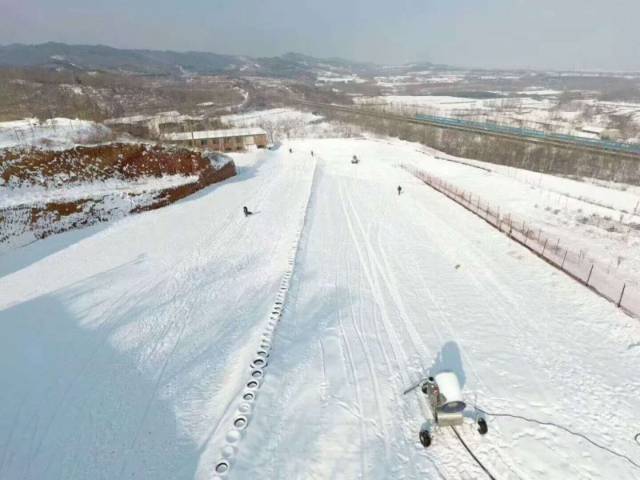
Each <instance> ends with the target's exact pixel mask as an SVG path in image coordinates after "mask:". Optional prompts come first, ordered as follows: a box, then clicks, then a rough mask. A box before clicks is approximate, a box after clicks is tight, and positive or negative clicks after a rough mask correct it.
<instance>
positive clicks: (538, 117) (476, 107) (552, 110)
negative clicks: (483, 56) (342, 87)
mask: <svg viewBox="0 0 640 480" xmlns="http://www.w3.org/2000/svg"><path fill="white" fill-rule="evenodd" d="M496 93H497V94H498V95H503V93H501V92H496ZM513 93H515V94H518V96H501V97H500V98H466V97H453V96H444V95H442V96H441V95H417V96H414V95H383V96H373V97H356V98H354V101H355V102H356V103H359V104H361V105H370V106H375V108H384V109H385V110H387V111H394V112H398V113H402V114H404V115H417V114H431V115H440V116H445V117H459V118H464V119H467V120H474V121H481V122H485V121H491V122H497V123H500V124H505V125H512V126H517V127H525V128H532V129H538V130H545V131H553V132H557V133H566V134H571V135H578V136H583V137H589V138H599V136H598V135H597V134H594V133H593V131H598V132H600V131H606V130H611V129H612V127H613V126H615V125H614V119H615V118H619V117H627V118H628V121H629V128H630V133H628V135H631V137H630V138H624V137H621V139H624V140H628V141H636V140H637V139H636V138H634V137H633V134H634V132H635V133H636V134H637V135H638V136H640V105H638V104H633V103H623V102H603V101H598V100H594V99H589V100H574V101H572V102H570V103H568V104H563V105H560V104H559V100H558V98H559V95H560V94H561V93H562V92H560V91H557V90H550V89H546V90H523V91H520V92H513ZM525 95H526V96H525ZM609 135H623V133H621V132H618V133H612V132H611V131H610V132H609ZM616 139H617V137H616Z"/></svg>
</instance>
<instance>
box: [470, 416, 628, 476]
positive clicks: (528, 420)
mask: <svg viewBox="0 0 640 480" xmlns="http://www.w3.org/2000/svg"><path fill="white" fill-rule="evenodd" d="M475 408H476V410H478V411H479V412H482V413H484V414H485V415H489V416H491V417H509V418H517V419H520V420H524V421H525V422H529V423H537V424H538V425H545V426H548V427H556V428H558V429H560V430H563V431H565V432H567V433H569V434H571V435H574V436H576V437H580V438H582V439H583V440H586V441H587V442H589V443H590V444H592V445H593V446H595V447H598V448H599V449H601V450H604V451H605V452H608V453H610V454H611V455H615V456H616V457H620V458H622V459H624V460H626V461H627V462H629V463H630V464H631V465H633V466H634V467H636V468H638V469H640V464H639V463H638V462H636V461H634V460H632V459H631V458H629V457H627V456H626V455H624V454H623V453H619V452H616V451H615V450H612V449H610V448H609V447H606V446H604V445H600V444H599V443H597V442H596V441H594V440H591V439H590V438H589V437H587V436H586V435H585V434H583V433H580V432H574V431H573V430H570V429H569V428H567V427H564V426H562V425H558V424H557V423H553V422H544V421H541V420H536V419H534V418H528V417H523V416H522V415H514V414H511V413H497V412H489V411H487V410H484V409H482V408H480V407H475ZM633 438H634V440H635V442H636V443H639V444H640V441H639V439H640V432H638V433H637V434H636V436H635V437H633Z"/></svg>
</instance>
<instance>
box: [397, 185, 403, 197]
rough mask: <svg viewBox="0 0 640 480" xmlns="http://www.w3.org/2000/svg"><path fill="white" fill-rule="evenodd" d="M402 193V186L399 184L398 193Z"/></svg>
mask: <svg viewBox="0 0 640 480" xmlns="http://www.w3.org/2000/svg"><path fill="white" fill-rule="evenodd" d="M401 193H402V187H401V186H400V185H398V195H400V194H401Z"/></svg>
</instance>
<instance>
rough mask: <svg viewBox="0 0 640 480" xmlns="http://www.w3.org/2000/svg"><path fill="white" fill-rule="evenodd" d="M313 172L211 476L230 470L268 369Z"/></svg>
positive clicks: (305, 214)
mask: <svg viewBox="0 0 640 480" xmlns="http://www.w3.org/2000/svg"><path fill="white" fill-rule="evenodd" d="M315 172H316V162H315V161H314V164H313V170H312V171H311V175H310V177H311V179H310V180H308V179H305V181H308V184H309V189H308V193H307V199H306V202H305V203H304V204H303V205H301V206H300V210H299V215H300V220H299V225H298V228H297V230H296V232H295V236H294V240H293V242H292V244H291V251H290V254H289V258H288V260H287V268H286V271H285V273H284V275H283V276H282V281H281V282H280V287H279V291H278V293H277V295H276V299H275V302H274V303H273V307H272V309H271V313H270V314H269V315H268V320H267V321H266V323H265V325H264V331H263V333H262V336H261V337H260V342H259V344H258V346H257V348H256V353H255V357H254V359H253V360H252V361H251V363H250V364H249V372H248V373H247V378H246V383H245V387H244V389H243V390H242V391H241V392H240V393H239V395H238V396H237V398H236V399H234V400H233V402H232V404H230V405H229V407H228V409H227V413H226V414H225V417H230V418H228V419H227V418H225V419H224V420H223V421H222V422H221V427H222V428H223V429H224V428H226V429H227V430H226V433H224V432H223V433H224V439H223V441H222V446H221V448H220V459H219V460H218V461H217V462H216V464H215V468H214V469H215V472H216V475H215V476H214V478H222V477H226V476H227V474H228V473H229V472H230V470H231V468H232V466H233V462H234V460H235V457H236V455H237V453H238V450H239V449H240V447H241V440H242V437H243V435H244V432H245V430H246V429H247V428H248V427H249V426H250V423H251V417H252V415H253V410H254V404H255V402H256V401H257V399H258V395H259V392H260V388H261V386H262V384H263V382H264V381H265V375H266V373H267V371H268V366H269V357H270V355H271V349H272V348H273V343H274V340H275V334H276V330H277V327H278V325H279V323H280V319H281V318H282V314H283V312H284V309H285V308H286V301H287V294H288V293H289V284H290V281H291V276H292V275H293V271H294V268H295V264H296V257H297V254H298V250H299V249H300V239H301V236H302V231H303V229H304V226H305V221H306V218H307V212H308V209H309V199H310V197H311V193H312V191H313V186H314V183H315V181H314V179H315Z"/></svg>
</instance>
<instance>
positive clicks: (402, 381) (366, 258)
mask: <svg viewBox="0 0 640 480" xmlns="http://www.w3.org/2000/svg"><path fill="white" fill-rule="evenodd" d="M338 182H339V195H340V200H341V206H342V209H343V212H344V215H345V219H346V222H347V226H348V229H349V233H350V235H351V237H352V239H353V242H354V244H355V245H356V247H357V248H356V251H357V254H358V258H359V261H360V265H361V267H362V272H363V273H364V276H365V279H366V280H367V283H368V285H369V287H370V289H371V291H372V293H373V295H374V301H375V303H376V304H377V305H378V310H379V313H380V316H381V317H380V319H381V320H382V321H381V322H379V323H380V324H381V325H382V328H383V330H384V332H385V336H386V337H387V338H388V339H389V345H390V347H391V351H392V353H393V357H394V358H395V361H396V364H397V368H396V369H395V370H396V372H398V373H397V374H396V375H392V376H391V378H393V379H395V380H394V384H395V389H394V390H395V391H396V392H401V391H402V390H403V389H404V386H406V385H408V384H410V383H412V382H413V379H411V378H409V376H408V371H409V368H408V366H409V363H410V362H409V358H408V357H407V355H406V352H405V350H404V348H403V346H402V342H401V340H400V338H399V337H398V332H397V331H396V329H395V328H394V326H393V322H391V319H390V317H389V315H388V312H387V303H386V300H385V297H384V293H383V291H382V288H381V286H380V283H379V281H378V275H376V267H375V261H374V260H372V259H371V255H373V252H372V251H371V250H369V249H368V248H364V249H363V248H360V245H362V244H365V245H366V239H362V242H361V241H360V238H359V235H358V232H360V235H361V236H364V235H365V233H364V232H363V231H362V230H361V229H356V226H355V225H354V223H355V222H354V220H353V219H351V215H350V213H349V212H350V211H353V203H352V202H351V201H350V200H349V201H348V203H349V205H350V206H351V209H350V210H349V209H348V208H347V206H346V204H347V200H346V195H345V193H344V187H343V185H342V183H341V182H340V181H339V180H338ZM378 274H379V272H378ZM377 323H378V322H377ZM413 398H414V399H416V402H417V404H418V410H419V411H421V412H422V415H423V418H428V417H427V415H428V411H429V410H428V406H427V405H426V401H425V400H424V399H423V398H421V397H413ZM402 406H403V415H404V418H403V420H404V421H403V422H402V425H403V430H404V435H405V441H409V442H410V444H411V445H415V443H416V442H417V438H416V435H415V432H412V430H411V427H409V423H410V422H409V419H412V418H415V410H413V413H411V412H410V411H409V410H408V406H409V402H406V403H402ZM413 423H414V424H415V423H416V422H415V420H414V421H413ZM409 451H410V452H411V455H412V457H413V458H415V454H416V450H415V449H409ZM409 463H410V465H411V466H412V468H413V469H414V478H417V476H418V472H417V471H416V462H415V461H410V462H409ZM434 467H435V468H436V471H437V472H438V474H439V475H442V473H441V472H440V471H439V469H438V468H437V466H434Z"/></svg>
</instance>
